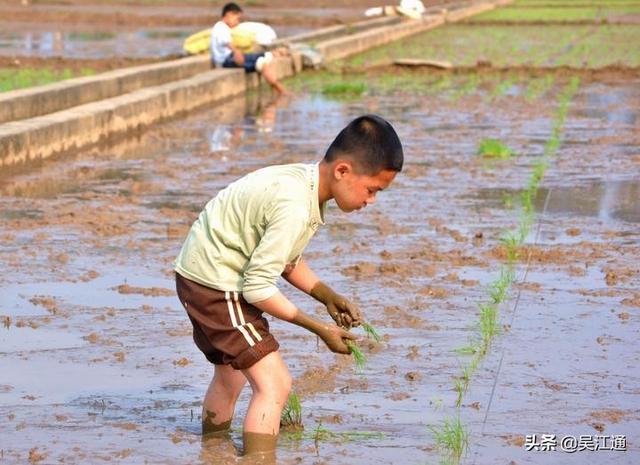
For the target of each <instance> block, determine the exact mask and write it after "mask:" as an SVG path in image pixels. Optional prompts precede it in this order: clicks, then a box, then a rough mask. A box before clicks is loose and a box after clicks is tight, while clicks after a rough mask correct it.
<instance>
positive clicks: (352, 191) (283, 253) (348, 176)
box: [175, 115, 403, 454]
mask: <svg viewBox="0 0 640 465" xmlns="http://www.w3.org/2000/svg"><path fill="white" fill-rule="evenodd" d="M402 163H403V152H402V145H401V144H400V140H399V139H398V136H397V134H396V132H395V130H394V129H393V127H392V126H391V125H390V124H389V123H388V122H387V121H385V120H384V119H382V118H381V117H379V116H376V115H364V116H361V117H359V118H356V119H355V120H353V121H352V122H351V123H349V125H347V126H346V127H345V128H344V129H343V130H342V131H341V132H340V133H339V134H338V136H337V137H336V139H335V140H334V141H333V143H332V144H331V145H330V146H329V149H328V150H327V152H326V154H325V156H324V158H323V160H322V161H321V162H320V163H317V164H301V163H299V164H290V165H280V166H271V167H267V168H262V169H260V170H257V171H254V172H253V173H250V174H248V175H246V176H244V177H243V178H241V179H239V180H237V181H235V182H234V183H232V184H230V185H229V186H228V187H227V188H225V189H224V190H222V191H220V192H219V193H218V194H217V196H216V197H215V198H213V199H212V200H211V201H209V203H207V205H206V206H205V208H204V210H203V211H202V212H201V213H200V216H199V217H198V219H197V220H196V221H195V222H194V224H193V226H192V227H191V230H190V232H189V234H188V237H187V239H186V241H185V243H184V245H183V246H182V250H181V251H180V254H179V256H178V258H177V259H176V266H175V271H176V288H177V292H178V297H179V298H180V301H181V302H182V304H183V305H184V307H185V308H186V310H187V313H188V315H189V318H190V320H191V322H192V324H193V338H194V341H195V343H196V345H197V346H198V348H199V349H200V350H202V352H203V353H204V354H205V356H206V358H207V359H208V360H209V361H210V362H211V363H213V364H214V365H215V369H214V376H213V380H212V381H211V385H210V386H209V389H208V390H207V393H206V395H205V398H204V402H203V415H202V419H203V433H210V432H215V431H224V430H227V429H228V428H229V426H230V424H231V418H232V416H233V412H234V408H235V404H236V400H237V399H238V396H239V395H240V391H241V390H242V388H243V386H244V385H245V382H246V381H249V384H250V385H251V388H252V390H253V395H252V397H251V401H250V403H249V408H248V411H247V415H246V418H245V421H244V434H243V442H244V452H245V454H249V453H252V452H258V451H270V450H274V449H275V445H276V441H277V435H278V431H279V427H280V413H281V411H282V408H283V406H284V404H285V403H286V400H287V397H288V394H289V390H290V388H291V375H290V374H289V371H288V370H287V367H286V365H285V363H284V361H283V360H282V357H281V356H280V352H279V351H278V347H279V346H278V342H277V341H276V340H275V338H274V337H273V336H272V335H271V334H270V333H269V324H268V322H267V320H266V319H265V318H264V317H262V312H266V313H268V314H270V315H273V316H274V317H276V318H279V319H282V320H285V321H289V322H291V323H294V324H296V325H298V326H302V327H303V328H306V329H308V330H309V331H311V332H313V333H315V334H317V335H318V336H319V337H320V338H321V339H322V340H323V341H324V342H325V343H326V345H327V346H328V347H329V349H331V350H332V351H333V352H336V353H341V354H348V353H349V352H350V351H349V348H348V347H347V345H346V344H345V339H354V337H353V335H351V334H350V333H349V332H348V331H346V330H347V329H350V328H351V326H357V325H359V324H360V323H361V321H362V319H361V316H360V313H359V310H358V309H357V308H356V307H355V306H354V305H353V304H352V303H350V302H349V301H348V300H347V299H346V298H344V297H342V296H341V295H339V294H337V293H336V292H334V291H333V290H332V289H331V288H329V287H328V286H327V285H325V284H324V283H322V282H321V281H320V280H319V279H318V277H317V276H316V275H315V273H314V272H313V271H312V270H311V269H310V268H309V266H308V264H307V263H306V261H305V260H304V259H302V258H301V253H302V251H303V249H304V248H305V246H306V245H307V243H308V242H309V240H310V239H311V237H312V236H313V234H314V233H315V231H316V230H317V229H318V227H319V226H320V225H322V224H324V211H325V206H326V202H328V201H329V200H330V199H334V200H335V201H336V203H337V205H338V207H339V208H340V209H341V210H342V211H345V212H352V211H354V210H360V209H361V208H363V207H365V206H367V205H370V204H372V203H373V202H374V201H375V198H376V194H377V193H378V192H379V191H381V190H383V189H385V188H386V187H387V186H389V184H391V182H392V181H393V179H394V178H395V176H396V174H397V173H398V172H399V171H400V170H401V169H402ZM279 276H283V277H284V278H285V279H286V280H287V281H288V282H289V283H291V284H292V285H293V286H295V287H297V288H298V289H300V290H301V291H303V292H305V293H307V294H309V295H310V296H312V297H314V298H315V299H316V300H318V301H320V302H322V303H323V304H324V305H325V306H326V308H327V311H328V313H329V315H330V316H331V317H332V318H333V319H334V320H335V322H336V323H337V325H335V324H327V323H324V322H322V321H320V320H318V319H316V318H313V317H311V316H309V315H306V314H305V313H303V312H302V311H301V310H299V309H298V308H296V307H295V306H294V305H293V304H292V303H291V302H290V301H289V300H288V299H287V298H286V297H285V296H284V295H283V294H281V293H280V292H279V291H278V288H277V287H276V282H277V280H278V278H279Z"/></svg>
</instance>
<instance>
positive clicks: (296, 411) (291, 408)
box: [280, 392, 304, 430]
mask: <svg viewBox="0 0 640 465" xmlns="http://www.w3.org/2000/svg"><path fill="white" fill-rule="evenodd" d="M280 427H282V428H287V429H290V430H302V429H304V426H303V424H302V403H301V402H300V397H299V396H298V394H296V393H295V392H291V393H290V394H289V398H288V399H287V403H286V405H285V406H284V408H283V409H282V414H281V415H280Z"/></svg>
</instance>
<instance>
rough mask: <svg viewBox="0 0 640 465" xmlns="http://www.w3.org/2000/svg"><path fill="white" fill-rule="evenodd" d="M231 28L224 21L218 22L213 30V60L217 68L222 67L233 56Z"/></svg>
mask: <svg viewBox="0 0 640 465" xmlns="http://www.w3.org/2000/svg"><path fill="white" fill-rule="evenodd" d="M230 44H231V28H230V27H229V26H227V24H226V23H225V22H224V21H218V22H217V23H216V24H215V25H214V26H213V29H211V59H212V60H213V62H214V63H215V65H216V66H222V64H223V63H224V61H225V60H226V59H227V57H228V56H229V55H231V53H232V52H231V49H230V48H229V45H230Z"/></svg>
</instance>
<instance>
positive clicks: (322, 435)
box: [282, 422, 385, 446]
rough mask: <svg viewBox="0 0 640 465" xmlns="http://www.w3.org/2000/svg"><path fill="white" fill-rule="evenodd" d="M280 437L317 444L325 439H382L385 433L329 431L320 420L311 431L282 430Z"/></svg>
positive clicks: (340, 440)
mask: <svg viewBox="0 0 640 465" xmlns="http://www.w3.org/2000/svg"><path fill="white" fill-rule="evenodd" d="M282 437H283V438H284V439H286V440H290V441H304V440H311V441H314V442H315V443H316V446H317V445H318V444H319V443H320V442H326V441H331V442H341V443H346V442H353V441H365V440H371V439H384V437H385V435H384V433H382V432H380V431H331V430H330V429H328V428H325V427H324V426H322V422H318V424H317V425H316V427H315V428H313V430H311V431H304V430H297V431H284V434H283V436H282Z"/></svg>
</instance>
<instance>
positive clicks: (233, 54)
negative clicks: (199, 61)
mask: <svg viewBox="0 0 640 465" xmlns="http://www.w3.org/2000/svg"><path fill="white" fill-rule="evenodd" d="M242 13H243V12H242V8H240V6H239V5H238V4H237V3H227V4H226V5H225V6H224V7H222V17H221V19H220V21H218V22H217V23H216V24H215V26H213V29H212V30H211V59H212V61H213V63H214V64H215V66H216V67H221V68H244V70H245V71H246V72H247V73H252V72H256V71H257V72H258V73H260V74H262V76H263V77H264V78H265V79H266V81H267V82H268V83H269V84H271V86H272V87H273V88H274V89H275V90H277V91H278V92H279V93H281V94H285V95H286V94H288V91H287V90H286V89H285V88H284V86H283V85H282V84H281V83H280V82H279V81H278V79H277V78H276V75H275V73H274V71H273V69H272V68H271V67H270V66H269V63H270V62H271V60H272V59H273V55H272V54H271V53H270V52H266V53H242V52H241V51H240V50H239V49H238V48H237V47H234V45H233V43H232V41H231V29H232V28H234V27H235V26H237V25H238V24H240V21H241V19H242Z"/></svg>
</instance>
